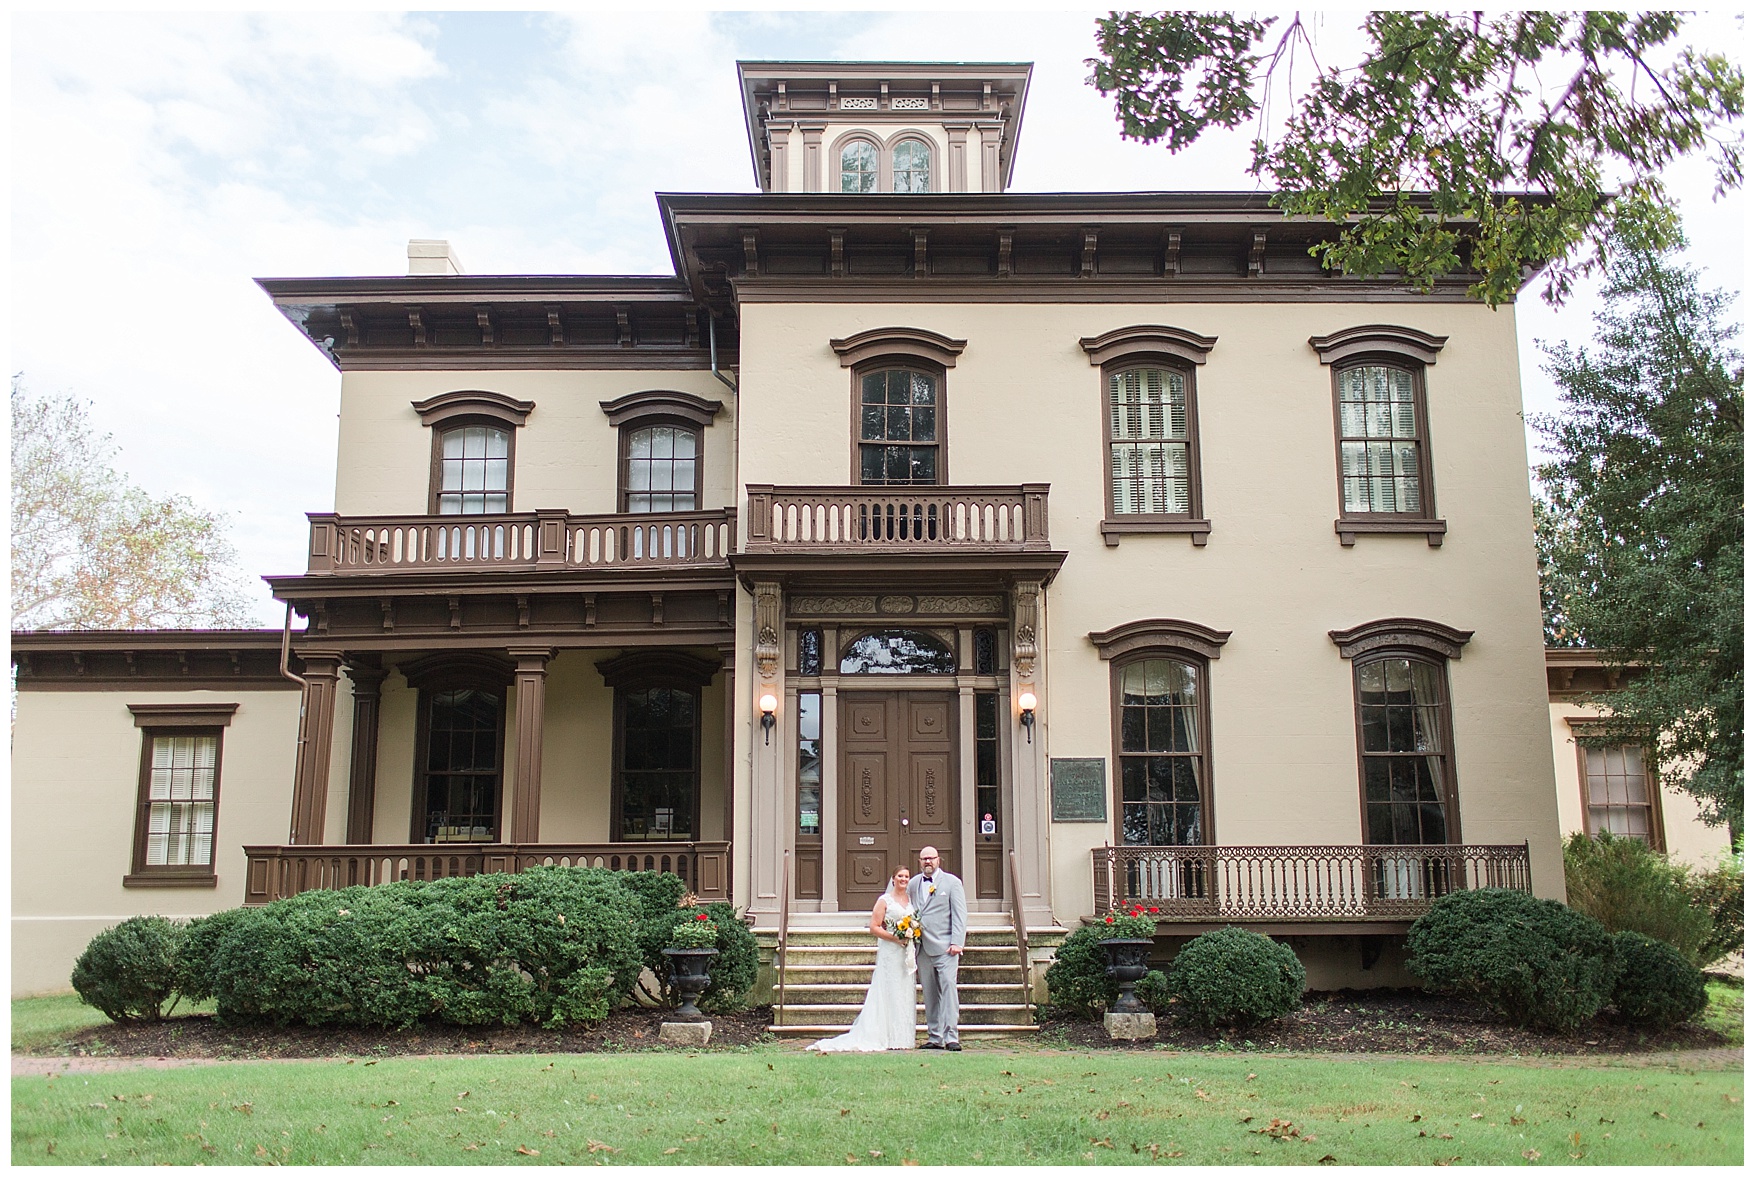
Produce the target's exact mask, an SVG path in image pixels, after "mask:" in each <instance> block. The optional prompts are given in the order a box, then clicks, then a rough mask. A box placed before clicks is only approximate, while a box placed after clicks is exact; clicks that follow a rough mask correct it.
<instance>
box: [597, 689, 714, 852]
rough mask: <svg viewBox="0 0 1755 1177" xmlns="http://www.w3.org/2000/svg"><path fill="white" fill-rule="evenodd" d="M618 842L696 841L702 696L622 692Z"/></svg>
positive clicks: (676, 692)
mask: <svg viewBox="0 0 1755 1177" xmlns="http://www.w3.org/2000/svg"><path fill="white" fill-rule="evenodd" d="M616 694H617V699H616V702H617V705H618V712H619V715H620V718H621V733H620V735H621V739H620V741H619V742H618V746H619V749H620V755H619V757H618V759H619V760H620V763H619V764H618V765H617V768H616V778H617V783H618V784H619V786H620V789H619V791H620V795H621V801H620V813H619V814H618V815H617V819H616V822H617V827H618V828H617V832H616V837H617V840H618V841H623V842H646V841H655V842H666V841H671V840H681V841H690V840H693V838H694V837H695V811H696V809H697V808H698V807H699V794H700V775H701V771H700V758H699V755H698V750H699V744H700V726H701V720H700V706H699V694H698V692H696V691H692V690H686V691H685V690H676V689H674V688H671V687H647V688H642V689H630V688H623V689H621V690H619V691H617V693H616Z"/></svg>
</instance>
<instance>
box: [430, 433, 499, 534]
mask: <svg viewBox="0 0 1755 1177" xmlns="http://www.w3.org/2000/svg"><path fill="white" fill-rule="evenodd" d="M511 439H512V435H511V432H510V431H509V430H506V429H501V428H499V427H498V426H494V425H461V426H458V427H457V428H455V429H447V430H445V431H444V432H443V433H441V434H440V435H439V495H438V498H439V504H438V505H439V514H441V515H501V514H504V513H505V512H507V511H509V510H511V501H512V472H511V471H512V440H511Z"/></svg>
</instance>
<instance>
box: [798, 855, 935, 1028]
mask: <svg viewBox="0 0 1755 1177" xmlns="http://www.w3.org/2000/svg"><path fill="white" fill-rule="evenodd" d="M910 877H911V874H910V872H909V870H908V868H907V867H905V866H901V867H897V868H896V873H895V874H893V875H891V876H890V889H889V890H887V891H885V892H884V893H883V895H882V896H880V897H879V899H878V901H877V903H876V905H874V906H873V907H872V909H871V934H872V935H874V936H876V937H877V938H878V952H877V967H876V968H875V969H873V970H872V972H871V988H870V989H868V990H866V993H865V1004H864V1005H862V1006H860V1007H859V1016H858V1017H857V1018H855V1019H854V1020H853V1025H852V1027H851V1028H849V1029H848V1031H847V1033H845V1034H842V1035H841V1036H840V1037H838V1038H824V1039H823V1040H822V1041H820V1042H815V1043H812V1044H811V1045H810V1046H809V1047H808V1048H807V1049H809V1050H821V1051H839V1050H913V1049H914V1025H915V1022H914V951H913V945H912V944H909V943H905V942H904V941H903V939H902V937H901V936H898V935H897V934H896V932H895V931H894V930H893V929H895V928H896V926H897V925H898V924H900V923H901V921H902V919H903V917H905V916H910V915H913V914H914V905H913V904H912V903H910V902H908V880H909V878H910Z"/></svg>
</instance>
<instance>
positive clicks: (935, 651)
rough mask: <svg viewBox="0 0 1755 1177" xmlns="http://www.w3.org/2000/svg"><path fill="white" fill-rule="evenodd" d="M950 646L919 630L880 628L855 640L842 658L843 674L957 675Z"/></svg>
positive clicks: (953, 654)
mask: <svg viewBox="0 0 1755 1177" xmlns="http://www.w3.org/2000/svg"><path fill="white" fill-rule="evenodd" d="M956 672H957V656H956V654H955V653H954V652H953V651H952V650H951V647H950V645H949V643H947V642H944V641H942V640H940V639H939V638H937V637H934V636H933V635H932V634H930V633H924V632H922V631H920V630H915V629H880V630H877V631H875V632H873V633H868V634H864V635H862V636H860V637H858V638H855V639H854V640H853V641H852V642H851V643H850V644H849V645H848V646H847V652H846V653H844V654H843V655H842V656H841V673H842V674H955V673H956Z"/></svg>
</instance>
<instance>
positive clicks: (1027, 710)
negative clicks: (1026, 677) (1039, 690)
mask: <svg viewBox="0 0 1755 1177" xmlns="http://www.w3.org/2000/svg"><path fill="white" fill-rule="evenodd" d="M1018 722H1019V723H1021V724H1023V725H1024V740H1025V742H1027V743H1031V744H1034V743H1035V742H1036V692H1035V691H1025V692H1024V693H1023V694H1021V695H1019V696H1018Z"/></svg>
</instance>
